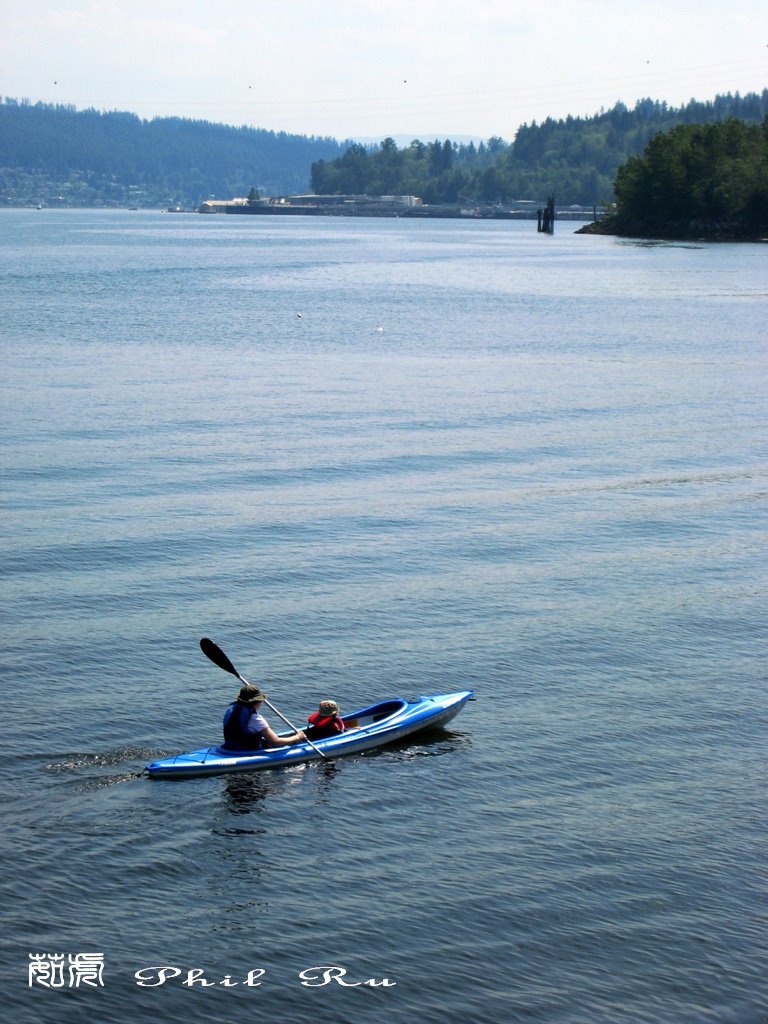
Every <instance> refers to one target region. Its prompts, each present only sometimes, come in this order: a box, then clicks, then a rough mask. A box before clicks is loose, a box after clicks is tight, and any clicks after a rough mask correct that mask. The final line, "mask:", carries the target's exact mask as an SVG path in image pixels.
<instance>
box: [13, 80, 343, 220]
mask: <svg viewBox="0 0 768 1024" xmlns="http://www.w3.org/2000/svg"><path fill="white" fill-rule="evenodd" d="M344 149H345V144H344V143H341V142H338V141H337V140H335V139H330V138H322V137H317V136H304V135H289V134H287V133H285V132H272V131H266V130H265V129H261V128H249V127H245V126H243V127H240V128H236V127H232V126H230V125H223V124H215V123H212V122H209V121H196V120H190V119H187V118H180V117H158V118H153V119H151V120H143V119H141V118H139V117H137V116H136V115H135V114H130V113H125V112H122V111H109V112H100V111H98V110H93V109H89V110H76V109H75V108H74V107H71V106H67V105H63V104H49V103H35V104H31V103H28V102H24V101H22V102H19V101H17V100H15V99H13V98H10V97H6V98H5V99H4V100H3V102H1V103H0V195H5V196H6V197H7V196H8V194H9V193H11V192H13V191H14V190H17V189H18V188H19V187H21V185H22V183H24V182H28V183H29V182H36V183H37V184H38V186H39V185H40V184H41V183H43V182H45V183H47V186H46V187H48V188H49V189H54V188H57V189H59V190H62V189H63V190H64V191H65V192H68V193H75V194H83V195H94V194H101V195H104V196H107V197H114V198H115V199H117V197H125V196H127V195H129V194H133V195H134V196H135V197H137V200H138V197H141V196H143V197H145V198H146V199H147V200H148V201H152V202H163V203H166V204H168V203H174V204H180V205H182V206H194V207H196V206H198V205H199V204H200V203H201V202H202V201H203V200H204V199H207V198H208V197H209V196H211V195H215V196H216V197H218V198H231V197H232V196H243V195H247V193H248V190H249V189H250V188H251V186H253V185H256V187H258V188H261V189H263V190H264V191H266V192H269V193H277V194H285V193H290V192H303V191H306V190H307V188H308V186H309V168H310V165H311V163H312V161H313V160H317V159H318V158H324V159H332V158H333V157H335V156H339V155H340V154H342V153H343V152H344Z"/></svg>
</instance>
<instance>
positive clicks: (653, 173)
mask: <svg viewBox="0 0 768 1024" xmlns="http://www.w3.org/2000/svg"><path fill="white" fill-rule="evenodd" d="M605 227H606V228H608V229H609V230H611V231H615V232H616V233H618V234H623V235H634V236H639V237H654V236H659V237H673V238H690V237H702V236H703V237H709V238H718V237H720V238H760V237H765V236H766V234H768V116H766V118H765V119H764V120H763V123H762V124H761V125H753V124H746V123H745V122H744V121H739V120H736V119H735V118H731V119H729V120H727V121H724V122H721V123H718V124H704V125H702V124H696V125H679V126H678V127H676V128H673V129H672V131H670V132H665V133H662V134H659V135H655V136H654V137H653V139H651V141H650V142H649V143H648V146H647V147H646V149H645V152H644V154H643V155H642V156H641V157H633V158H631V159H630V160H628V161H627V162H626V163H625V164H624V165H623V166H622V167H621V168H619V171H618V174H617V176H616V214H615V216H613V217H611V218H610V219H609V222H608V224H607V225H606V226H605Z"/></svg>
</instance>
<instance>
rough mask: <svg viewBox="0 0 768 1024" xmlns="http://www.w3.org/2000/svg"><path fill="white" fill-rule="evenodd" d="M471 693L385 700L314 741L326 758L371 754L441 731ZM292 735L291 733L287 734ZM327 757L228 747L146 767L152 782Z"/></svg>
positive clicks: (303, 746)
mask: <svg viewBox="0 0 768 1024" xmlns="http://www.w3.org/2000/svg"><path fill="white" fill-rule="evenodd" d="M472 696H473V691H472V690H461V691H460V692H459V693H440V694H435V695H433V696H431V697H419V698H418V699H417V700H403V699H401V698H396V699H393V700H385V701H381V702H380V703H378V704H371V705H370V706H369V707H367V708H363V709H362V710H360V711H356V712H354V713H352V714H349V715H344V716H343V719H344V725H345V730H344V732H342V733H337V735H335V736H331V737H329V738H328V739H324V740H313V743H314V745H315V747H317V748H318V749H319V750H321V751H322V752H323V754H324V755H325V756H326V757H344V756H345V755H346V754H359V753H360V752H361V751H363V750H372V749H373V748H374V747H381V746H383V745H384V744H385V743H392V742H393V741H395V740H401V739H403V738H404V737H405V736H411V735H413V733H416V732H420V731H421V730H423V729H437V728H440V727H441V726H444V725H445V724H446V723H447V722H450V720H451V719H452V718H454V717H455V716H456V715H458V713H459V712H460V711H461V709H462V708H463V707H464V705H465V704H466V703H467V701H468V700H469V698H470V697H472ZM286 735H289V734H286ZM321 757H322V755H320V754H318V753H317V750H313V748H312V747H311V746H310V745H309V744H308V743H296V744H292V745H291V746H290V747H271V748H270V747H267V748H265V749H263V750H256V751H242V750H240V751H237V750H227V748H226V747H224V746H216V747H202V748H201V749H200V750H192V751H190V752H189V753H188V754H176V756H175V757H164V758H162V759H161V760H160V761H152V762H151V763H150V764H148V765H147V773H148V774H149V776H150V778H153V779H187V778H191V777H192V776H195V775H220V774H222V773H223V772H250V771H258V770H260V769H262V768H285V767H288V766H290V765H293V764H301V763H302V762H303V761H319V760H321Z"/></svg>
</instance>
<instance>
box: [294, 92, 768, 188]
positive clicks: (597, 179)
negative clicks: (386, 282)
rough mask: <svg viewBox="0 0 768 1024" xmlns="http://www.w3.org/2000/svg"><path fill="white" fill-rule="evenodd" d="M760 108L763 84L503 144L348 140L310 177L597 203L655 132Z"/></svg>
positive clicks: (556, 124)
mask: <svg viewBox="0 0 768 1024" xmlns="http://www.w3.org/2000/svg"><path fill="white" fill-rule="evenodd" d="M766 113H768V90H763V92H762V93H760V94H757V93H749V94H747V95H745V96H740V95H739V94H738V93H736V94H735V95H731V94H727V95H724V96H718V97H716V98H715V100H713V101H711V102H699V101H695V100H691V102H690V103H688V104H686V105H685V106H683V107H679V108H674V107H670V106H668V105H667V104H666V103H663V102H658V101H655V100H650V99H644V100H640V101H638V102H637V103H636V104H635V106H634V108H633V109H629V108H628V107H627V106H625V105H624V104H623V103H617V104H616V105H615V106H614V107H613V108H611V109H610V110H607V111H601V112H600V113H599V114H596V115H595V116H593V117H586V118H581V117H566V118H564V119H559V120H555V119H553V118H547V119H546V120H545V121H543V122H542V123H541V124H537V123H536V122H535V121H534V122H532V123H531V124H530V125H529V124H524V125H522V126H521V127H520V128H519V129H518V130H517V132H516V134H515V138H514V141H513V142H511V143H507V142H505V141H504V140H503V139H501V138H492V139H490V140H488V142H484V143H480V144H479V145H478V146H476V145H475V144H474V143H469V144H460V145H459V144H456V143H452V142H451V141H450V140H444V141H440V140H435V141H433V142H422V141H421V140H418V139H416V140H414V141H413V142H412V143H411V144H410V145H409V146H407V147H405V148H402V149H401V148H398V146H397V145H396V143H395V142H394V141H393V140H392V139H391V138H388V139H385V140H384V141H383V142H382V143H381V144H380V145H378V146H376V147H373V148H370V147H368V148H367V147H365V146H362V145H359V144H353V145H350V146H348V148H347V150H346V152H344V153H343V154H342V155H341V156H338V157H336V158H335V159H332V160H328V159H323V158H321V159H319V160H316V161H315V162H314V163H313V164H312V174H311V184H312V190H313V191H314V192H316V193H318V194H368V195H417V196H420V197H421V198H422V199H423V200H424V202H426V203H451V204H457V203H488V204H504V203H509V202H512V201H514V200H516V199H534V200H541V199H543V198H544V197H545V196H547V195H549V194H554V195H556V197H557V200H558V203H559V204H573V203H578V204H582V205H586V206H593V205H596V204H600V205H602V204H603V203H608V202H610V201H611V200H612V198H613V185H614V180H615V177H616V173H617V171H618V169H619V167H620V166H621V165H622V164H624V163H625V162H626V161H627V160H628V159H630V158H631V157H633V156H638V155H640V154H641V153H642V152H643V150H644V148H645V146H646V145H647V143H648V142H649V141H650V139H651V138H652V137H653V136H654V135H656V134H657V133H658V132H662V131H668V130H669V129H671V128H673V127H675V126H677V125H685V124H692V123H716V122H720V121H724V120H726V119H728V118H738V119H740V120H742V121H745V122H752V123H759V122H760V121H762V119H763V118H764V117H765V116H766Z"/></svg>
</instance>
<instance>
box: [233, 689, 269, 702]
mask: <svg viewBox="0 0 768 1024" xmlns="http://www.w3.org/2000/svg"><path fill="white" fill-rule="evenodd" d="M237 699H238V700H240V701H242V702H243V704H255V703H256V702H257V701H262V700H266V699H267V695H266V693H262V692H261V690H260V689H259V688H258V686H251V685H248V686H243V687H241V689H240V693H238V695H237Z"/></svg>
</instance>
